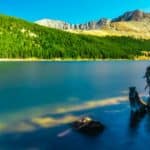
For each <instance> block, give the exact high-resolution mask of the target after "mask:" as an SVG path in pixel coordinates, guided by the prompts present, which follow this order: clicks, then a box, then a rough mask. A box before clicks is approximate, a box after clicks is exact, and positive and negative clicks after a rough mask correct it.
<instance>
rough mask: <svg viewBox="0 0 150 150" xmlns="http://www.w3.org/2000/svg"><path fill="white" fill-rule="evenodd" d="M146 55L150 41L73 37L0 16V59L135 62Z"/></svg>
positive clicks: (128, 38) (66, 33) (124, 38)
mask: <svg viewBox="0 0 150 150" xmlns="http://www.w3.org/2000/svg"><path fill="white" fill-rule="evenodd" d="M100 24H101V22H100ZM149 54H150V40H146V39H135V38H132V37H124V36H121V37H117V36H105V37H98V36H90V35H83V34H74V33H70V32H66V31H63V30H58V29H53V28H47V27H43V26H40V25H37V24H35V23H30V22H27V21H25V20H22V19H18V18H15V17H10V16H5V15H0V58H38V59H57V58H61V59H87V58H88V59H106V58H114V59H120V58H126V59H135V58H137V57H141V56H143V55H144V56H147V57H148V56H149ZM147 57H146V58H147ZM148 58H149V57H148Z"/></svg>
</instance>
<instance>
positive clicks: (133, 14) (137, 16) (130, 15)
mask: <svg viewBox="0 0 150 150" xmlns="http://www.w3.org/2000/svg"><path fill="white" fill-rule="evenodd" d="M143 19H150V14H148V13H144V12H143V11H140V10H134V11H129V12H126V13H124V14H123V15H121V16H119V17H118V18H115V19H113V22H115V21H142V20H143Z"/></svg>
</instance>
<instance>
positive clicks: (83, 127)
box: [72, 117, 105, 135]
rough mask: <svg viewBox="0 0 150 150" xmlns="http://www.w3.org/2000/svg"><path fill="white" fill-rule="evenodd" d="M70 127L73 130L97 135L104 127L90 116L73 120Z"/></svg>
mask: <svg viewBox="0 0 150 150" xmlns="http://www.w3.org/2000/svg"><path fill="white" fill-rule="evenodd" d="M72 127H73V128H74V129H75V130H77V131H79V132H81V133H85V134H88V135H98V134H99V133H101V132H102V131H103V130H104V128H105V127H104V125H103V124H102V123H101V122H99V121H95V120H93V119H92V118H90V117H83V118H81V119H79V120H77V121H75V122H73V124H72Z"/></svg>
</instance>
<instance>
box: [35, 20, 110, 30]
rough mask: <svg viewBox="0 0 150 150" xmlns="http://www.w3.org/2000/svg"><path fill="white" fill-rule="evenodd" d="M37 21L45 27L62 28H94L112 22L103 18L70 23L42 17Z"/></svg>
mask: <svg viewBox="0 0 150 150" xmlns="http://www.w3.org/2000/svg"><path fill="white" fill-rule="evenodd" d="M35 23H36V24H39V25H42V26H45V27H50V28H56V29H61V30H92V29H93V30H94V29H99V28H101V27H103V26H106V25H108V24H109V23H110V20H108V19H105V18H103V19H100V20H98V21H89V22H87V23H84V24H70V23H67V22H64V21H60V20H51V19H42V20H38V21H36V22H35Z"/></svg>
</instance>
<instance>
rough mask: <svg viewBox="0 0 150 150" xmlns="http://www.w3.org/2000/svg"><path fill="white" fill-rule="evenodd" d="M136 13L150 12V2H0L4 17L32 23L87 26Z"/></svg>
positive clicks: (128, 0)
mask: <svg viewBox="0 0 150 150" xmlns="http://www.w3.org/2000/svg"><path fill="white" fill-rule="evenodd" d="M135 9H140V10H143V11H146V12H150V0H0V13H1V14H6V15H10V16H16V17H19V18H22V19H25V20H28V21H31V22H33V21H37V20H40V19H43V18H49V19H56V20H64V21H66V22H69V23H84V22H87V21H90V20H97V19H100V18H109V19H111V18H115V17H117V16H119V15H121V14H122V13H124V12H126V11H131V10H135Z"/></svg>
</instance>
